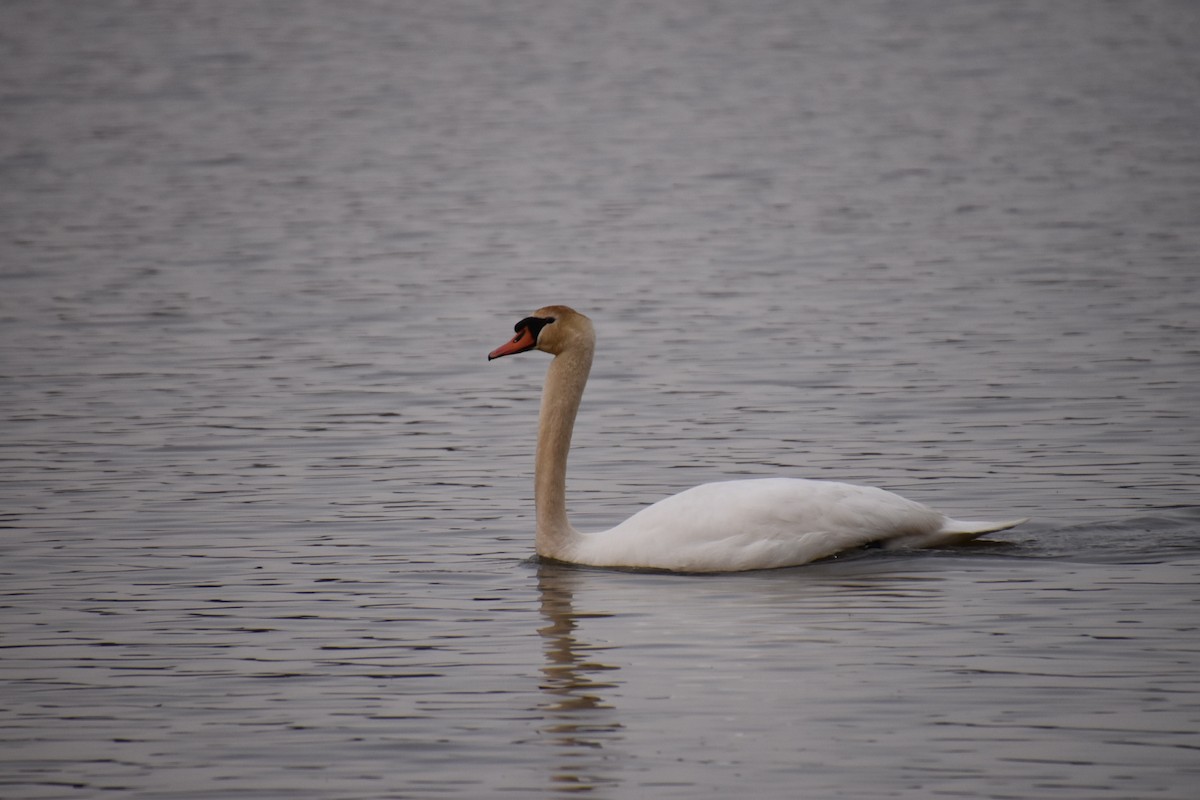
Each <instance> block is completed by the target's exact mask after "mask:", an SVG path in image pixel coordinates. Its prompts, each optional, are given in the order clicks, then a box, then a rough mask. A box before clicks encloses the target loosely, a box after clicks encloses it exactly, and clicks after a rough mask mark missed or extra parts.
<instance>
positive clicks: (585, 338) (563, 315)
mask: <svg viewBox="0 0 1200 800" xmlns="http://www.w3.org/2000/svg"><path fill="white" fill-rule="evenodd" d="M513 331H514V332H516V336H514V337H513V338H512V339H510V340H509V341H507V342H505V343H504V344H502V345H500V346H499V347H497V348H496V349H495V350H493V351H492V352H490V353H488V361H491V360H492V359H494V358H500V357H502V356H511V355H513V354H514V353H524V352H525V351H526V350H541V351H542V352H544V353H550V354H551V355H555V356H556V355H558V354H559V353H562V352H565V351H567V350H572V349H575V348H579V347H588V348H590V347H592V346H593V345H594V344H595V341H596V332H595V330H594V329H593V328H592V321H591V320H590V319H588V318H587V317H586V316H584V315H583V314H580V313H579V312H578V311H576V310H575V309H573V308H569V307H567V306H545V307H543V308H539V309H538V310H537V311H535V312H533V313H532V314H530V315H529V316H528V317H525V318H524V319H522V320H521V321H520V322H518V323H517V324H516V325H514V326H513Z"/></svg>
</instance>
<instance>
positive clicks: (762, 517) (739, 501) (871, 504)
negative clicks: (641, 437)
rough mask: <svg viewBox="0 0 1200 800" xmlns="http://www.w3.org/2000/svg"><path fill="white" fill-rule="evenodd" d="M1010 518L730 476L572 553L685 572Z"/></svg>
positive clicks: (957, 531) (903, 542)
mask: <svg viewBox="0 0 1200 800" xmlns="http://www.w3.org/2000/svg"><path fill="white" fill-rule="evenodd" d="M1011 524H1015V523H963V522H958V521H955V520H949V519H948V518H947V517H945V516H944V515H943V514H941V513H939V512H937V511H934V510H933V509H931V508H929V507H928V506H925V505H922V504H920V503H916V502H913V501H912V500H908V499H906V498H903V497H901V496H899V495H897V494H893V493H892V492H888V491H885V490H883V489H877V488H874V487H870V486H856V485H853V484H848V483H837V482H833V481H815V480H803V479H797V478H763V479H756V480H739V481H723V482H719V483H707V484H703V485H701V486H696V487H694V488H692V489H688V490H687V491H684V492H680V493H679V494H676V495H672V496H671V497H668V498H665V499H664V500H660V501H659V502H657V503H655V504H654V505H651V506H647V507H646V508H644V509H642V510H641V511H639V512H638V513H636V514H634V515H633V516H632V517H630V518H629V519H628V520H626V521H625V522H623V523H621V524H620V525H618V526H617V527H615V528H613V529H611V530H608V531H604V532H601V533H592V534H580V535H579V537H578V539H577V540H576V543H575V548H574V553H573V554H572V558H571V560H572V561H577V562H579V563H584V564H594V565H597V566H615V567H632V568H646V569H666V570H673V571H680V572H730V571H739V570H751V569H771V568H775V567H787V566H795V565H798V564H806V563H808V562H810V561H815V560H817V559H821V558H826V557H828V556H831V555H834V554H836V553H839V552H842V551H844V550H850V549H855V548H858V547H861V546H863V545H866V544H871V543H875V542H882V543H889V544H895V545H896V546H930V545H936V544H941V543H944V542H953V541H962V540H964V539H969V538H973V537H974V536H976V535H979V533H983V532H986V531H989V530H1000V529H1002V528H1003V527H1010V526H1011ZM971 526H975V527H976V528H978V530H975V529H973V528H971ZM996 526H999V527H996ZM943 540H944V541H943Z"/></svg>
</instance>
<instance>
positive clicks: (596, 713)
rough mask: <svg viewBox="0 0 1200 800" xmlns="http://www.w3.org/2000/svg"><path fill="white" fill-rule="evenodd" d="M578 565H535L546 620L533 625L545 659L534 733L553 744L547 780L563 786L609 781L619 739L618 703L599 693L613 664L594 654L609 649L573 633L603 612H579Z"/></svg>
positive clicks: (575, 788)
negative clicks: (576, 596)
mask: <svg viewBox="0 0 1200 800" xmlns="http://www.w3.org/2000/svg"><path fill="white" fill-rule="evenodd" d="M581 577H582V576H581V570H578V569H575V568H571V567H565V566H562V565H558V564H549V563H542V564H539V565H538V590H539V592H540V594H541V607H540V611H541V614H542V617H543V618H544V619H545V621H546V625H544V626H543V627H541V628H539V629H538V633H539V635H541V637H542V648H543V651H544V653H545V659H546V663H545V665H544V666H543V667H542V676H543V680H542V683H541V685H540V689H541V691H542V693H543V694H544V695H545V701H544V702H543V703H541V704H540V705H539V707H538V710H539V711H540V713H541V714H542V716H543V724H542V725H541V726H540V727H539V729H538V730H539V733H540V734H541V735H542V738H543V741H545V742H547V743H549V744H550V745H551V746H553V747H554V748H555V753H556V756H557V757H556V758H555V759H554V762H553V765H552V772H551V781H552V783H553V784H554V787H555V788H556V789H559V790H562V791H589V790H591V789H595V788H598V787H600V786H604V785H611V784H612V783H615V782H616V778H615V777H614V776H612V775H610V774H606V773H609V772H611V770H612V769H613V768H614V767H615V766H616V764H615V763H614V762H616V761H618V760H619V759H617V758H615V755H616V754H614V753H613V752H611V751H612V748H613V747H614V746H615V745H616V744H617V743H619V742H620V741H621V734H620V731H621V724H620V723H619V722H618V721H617V716H618V713H617V709H616V707H615V706H613V705H612V703H611V702H610V701H606V700H605V699H604V697H603V694H604V693H605V692H606V691H608V690H611V689H615V688H616V687H617V685H618V684H617V683H615V682H613V681H612V680H610V679H609V678H608V677H607V676H609V675H611V673H612V672H613V671H614V670H616V669H618V667H615V666H611V665H608V664H604V663H601V662H600V661H598V660H596V656H597V655H598V654H599V653H601V652H602V651H604V650H606V649H608V648H606V647H604V646H597V645H590V644H587V643H586V642H583V641H581V640H580V639H579V638H578V637H577V636H576V628H577V626H578V624H579V621H580V620H582V619H588V618H593V619H595V618H605V617H609V616H611V615H610V614H605V613H586V612H578V611H576V610H575V607H574V589H575V586H576V584H577V582H578V581H579V580H580V579H581Z"/></svg>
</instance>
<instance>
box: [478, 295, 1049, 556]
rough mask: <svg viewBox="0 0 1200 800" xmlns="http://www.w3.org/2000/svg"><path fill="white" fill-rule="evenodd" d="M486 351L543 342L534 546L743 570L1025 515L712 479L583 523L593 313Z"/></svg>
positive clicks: (541, 313) (956, 535) (544, 315)
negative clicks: (583, 409) (574, 484)
mask: <svg viewBox="0 0 1200 800" xmlns="http://www.w3.org/2000/svg"><path fill="white" fill-rule="evenodd" d="M513 330H514V331H516V334H517V335H516V336H514V337H513V338H512V340H510V341H508V342H506V343H505V344H502V345H500V346H499V347H497V348H496V349H495V350H493V351H492V352H491V353H489V354H488V360H489V361H491V360H492V359H496V358H500V357H502V356H508V355H513V354H514V353H523V352H525V351H526V350H534V349H537V350H542V351H543V352H546V353H550V354H551V355H553V356H554V360H553V361H551V362H550V368H549V370H548V371H547V373H546V386H545V389H544V390H543V392H542V408H541V415H540V418H539V423H538V443H537V463H536V465H535V468H534V498H535V505H536V512H537V535H536V546H537V553H538V555H539V556H540V557H542V558H547V559H552V560H555V561H564V562H569V563H574V564H587V565H591V566H596V567H626V568H643V569H658V570H670V571H675V572H738V571H742V570H751V569H771V568H775V567H791V566H795V565H798V564H805V563H808V562H810V561H814V560H816V559H819V558H824V557H826V556H831V555H833V554H835V553H838V552H841V551H843V550H847V549H852V548H856V547H861V546H863V545H866V544H870V543H885V544H887V545H889V546H901V547H928V546H937V545H943V544H953V543H957V542H964V541H967V540H969V539H973V538H975V537H976V536H979V535H980V534H984V533H991V532H993V531H1001V530H1005V529H1006V528H1011V527H1013V526H1014V525H1019V524H1020V523H1022V522H1025V520H1023V519H1019V520H1010V521H1007V522H965V521H962V520H954V519H950V518H948V517H946V516H945V515H943V514H941V513H939V512H937V511H934V510H933V509H931V508H928V507H926V506H924V505H921V504H920V503H915V502H913V501H911V500H906V499H905V498H903V497H900V496H899V495H896V494H892V493H891V492H887V491H884V490H883V489H876V488H872V487H869V486H854V485H851V484H847V483H834V482H831V481H817V480H804V479H800V478H758V479H750V480H736V481H723V482H719V483H706V484H703V485H701V486H696V487H695V488H692V489H688V490H687V491H684V492H680V493H679V494H677V495H674V496H672V497H668V498H666V499H664V500H660V501H659V502H657V503H655V504H654V505H651V506H648V507H646V508H643V509H642V510H641V511H639V512H637V513H636V514H634V515H633V516H632V517H630V518H629V519H627V520H625V521H624V522H622V523H621V524H620V525H618V526H616V527H615V528H612V529H611V530H607V531H603V532H601V533H580V532H578V531H576V530H575V529H574V528H573V527H571V523H570V522H569V521H568V520H567V506H566V479H567V453H568V451H569V450H570V448H571V431H572V429H573V428H574V426H575V413H576V412H577V411H578V410H579V401H580V398H582V397H583V389H584V386H585V385H586V384H587V379H588V373H589V372H590V371H591V368H592V353H593V352H594V350H595V343H596V334H595V332H594V330H593V328H592V321H591V320H590V319H588V318H587V317H586V316H584V315H583V314H580V313H579V312H577V311H575V310H573V309H571V308H568V307H567V306H546V307H545V308H540V309H538V310H537V311H535V312H533V314H532V315H531V316H528V317H526V318H525V319H523V320H521V321H520V322H518V323H517V324H516V325H515V326H514V328H513Z"/></svg>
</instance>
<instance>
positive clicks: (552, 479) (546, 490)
mask: <svg viewBox="0 0 1200 800" xmlns="http://www.w3.org/2000/svg"><path fill="white" fill-rule="evenodd" d="M594 349H595V348H594V346H593V345H592V343H591V342H579V343H578V345H577V346H575V347H572V348H571V349H569V350H564V351H563V352H561V353H559V354H558V355H557V356H555V357H554V360H553V361H551V362H550V368H549V369H548V370H547V371H546V387H545V389H543V390H542V410H541V415H540V417H539V420H538V446H537V464H536V465H535V467H534V487H533V488H534V502H535V505H536V508H537V543H536V545H537V552H538V555H540V556H544V557H546V558H554V559H558V560H561V561H569V560H570V558H569V557H568V555H567V549H568V547H569V545H570V543H571V540H572V539H574V538H575V537H576V536H577V535H578V534H577V533H576V532H575V529H574V528H572V527H571V523H570V522H569V521H568V520H567V454H568V453H569V452H570V450H571V431H572V430H573V429H574V427H575V414H576V412H577V411H579V401H580V399H581V398H582V397H583V388H584V386H586V385H587V379H588V373H589V372H590V371H591V369H592V353H593V351H594Z"/></svg>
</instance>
